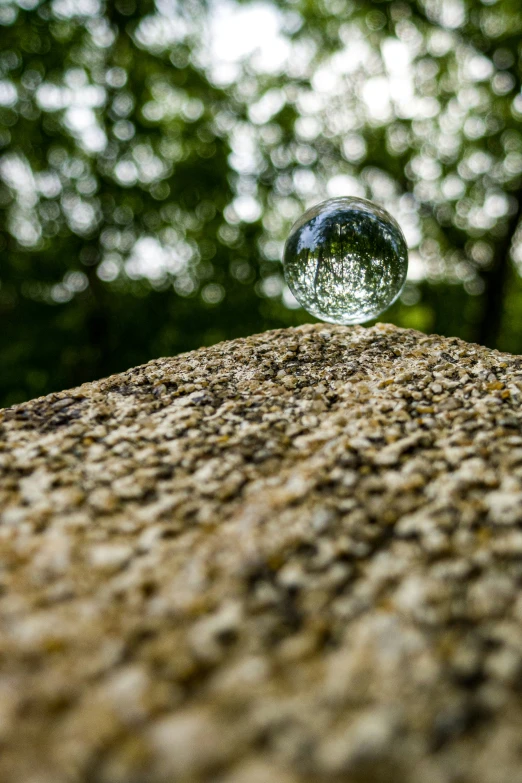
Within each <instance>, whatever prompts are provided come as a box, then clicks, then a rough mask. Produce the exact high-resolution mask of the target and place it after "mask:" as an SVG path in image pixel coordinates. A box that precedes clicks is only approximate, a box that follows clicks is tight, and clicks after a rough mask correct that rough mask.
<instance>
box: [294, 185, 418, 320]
mask: <svg viewBox="0 0 522 783" xmlns="http://www.w3.org/2000/svg"><path fill="white" fill-rule="evenodd" d="M283 268H284V273H285V279H286V282H287V284H288V286H289V288H290V290H291V291H292V293H293V295H294V296H295V298H296V299H297V301H298V302H299V303H300V304H301V305H302V306H303V307H304V308H305V309H306V310H308V312H309V313H311V314H312V315H315V316H316V317H317V318H320V319H321V320H323V321H328V322H329V323H335V324H357V323H363V322H364V321H369V320H370V319H371V318H375V317H376V316H378V315H379V314H380V313H382V312H383V311H384V310H386V309H387V308H388V307H389V306H390V305H391V304H393V302H395V300H396V299H397V297H398V296H399V294H400V292H401V290H402V288H403V286H404V283H405V281H406V273H407V271H408V248H407V246H406V240H405V239H404V235H403V233H402V231H401V229H400V227H399V225H398V223H397V222H396V221H395V220H394V218H392V216H391V215H390V214H389V213H388V212H386V210H384V209H382V208H381V207H378V206H377V205H376V204H372V202H371V201H366V199H362V198H348V197H346V198H333V199H329V200H328V201H323V202H322V203H321V204H317V205H316V206H314V207H312V208H311V209H309V210H308V211H307V212H305V213H304V215H303V216H302V217H301V218H299V220H298V221H297V222H296V223H294V225H293V226H292V228H291V230H290V234H289V236H288V239H287V241H286V244H285V249H284V254H283Z"/></svg>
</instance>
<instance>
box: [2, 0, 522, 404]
mask: <svg viewBox="0 0 522 783" xmlns="http://www.w3.org/2000/svg"><path fill="white" fill-rule="evenodd" d="M218 5H219V3H218V0H214V2H210V3H209V4H207V3H205V2H204V0H188V1H187V0H179V2H176V0H157V2H156V3H154V2H152V0H117V2H110V3H109V2H106V3H103V2H101V0H53V2H38V0H19V2H17V3H15V2H7V3H5V2H4V3H3V4H2V5H1V6H0V259H1V261H0V325H1V333H0V367H1V373H0V404H1V403H3V404H10V403H12V402H15V401H18V400H22V399H25V398H27V397H31V396H35V395H38V394H43V393H46V392H47V391H50V390H52V389H59V388H64V387H67V386H71V385H73V384H76V383H80V382H82V381H84V380H88V379H92V378H95V377H99V376H102V375H105V374H108V373H111V372H116V371H119V370H122V369H125V368H127V367H129V366H131V365H134V364H137V363H140V362H143V361H147V360H148V359H150V358H153V357H155V356H158V355H162V354H163V355H165V354H172V353H175V352H178V351H182V350H188V349H191V348H194V347H197V346H199V345H202V344H209V343H211V342H215V341H217V340H220V339H225V338H228V337H233V336H237V335H242V334H243V335H245V334H248V333H252V332H256V331H260V330H262V329H266V328H272V327H276V326H284V325H288V324H295V323H299V322H302V321H304V320H309V317H308V316H307V315H306V313H303V311H302V310H299V309H296V308H295V306H294V303H293V302H292V299H291V297H289V296H288V291H286V290H285V289H284V286H283V283H282V278H281V269H280V265H279V260H280V257H281V251H282V244H283V242H284V239H285V237H286V235H287V232H288V230H289V227H290V225H291V224H292V222H293V221H294V220H295V219H296V218H297V217H298V216H299V215H300V213H301V212H302V211H303V210H304V209H305V208H306V207H309V206H310V205H311V204H313V203H315V202H317V201H319V200H320V199H321V198H326V197H328V196H336V195H360V196H363V197H366V198H370V199H372V200H374V201H376V202H378V203H380V204H382V205H383V206H384V207H386V208H388V209H389V210H390V211H391V212H392V213H393V214H394V215H395V217H396V218H397V219H398V220H399V222H400V223H401V225H402V227H403V228H404V230H405V232H406V235H407V238H408V241H409V244H410V255H411V259H412V265H411V266H412V271H413V275H412V279H411V281H410V283H408V286H407V288H406V289H405V292H404V295H403V297H402V299H401V301H400V302H398V303H397V304H396V305H395V306H394V308H392V310H391V311H390V312H389V313H388V314H387V316H386V317H388V316H389V317H390V319H393V320H395V321H396V322H397V323H399V324H401V325H405V326H414V327H415V328H420V329H426V330H435V331H438V332H441V333H445V334H457V335H461V336H463V337H466V338H467V339H476V340H479V341H483V342H486V343H488V344H495V345H498V346H499V347H501V348H505V349H508V350H512V351H516V352H522V320H521V317H520V315H519V312H520V303H521V302H522V290H521V283H520V278H519V274H518V265H520V264H522V249H521V243H520V241H519V239H518V237H517V233H516V229H517V226H518V223H519V219H520V210H521V204H522V197H521V176H522V133H521V131H520V122H521V120H522V94H521V70H522V66H521V56H522V52H521V44H520V41H521V37H522V9H521V7H520V2H519V0H496V1H495V0H487V1H486V0H482V1H481V0H415V1H414V2H404V1H403V0H381V2H375V1H374V0H372V2H369V0H357V2H355V0H354V1H353V2H350V1H349V0H321V2H317V0H313V2H312V0H294V2H291V3H284V4H283V3H281V4H274V5H273V9H274V14H275V17H276V19H277V23H278V25H279V33H277V36H276V33H273V35H274V36H276V37H277V41H274V42H272V43H274V45H275V44H277V45H278V46H279V50H278V51H279V53H280V50H281V51H283V56H281V57H279V54H278V53H277V51H276V49H274V52H276V54H277V56H276V55H274V62H270V61H269V62H268V63H267V62H266V59H267V58H266V56H265V59H264V60H263V57H262V52H261V54H260V52H259V51H257V52H256V51H253V52H252V53H251V54H249V55H246V56H245V57H244V58H243V60H242V61H241V62H240V63H239V64H237V63H233V62H229V63H228V64H226V67H221V68H220V67H218V65H219V64H218V65H216V61H215V59H216V58H215V56H211V55H209V51H210V52H211V51H212V47H211V45H210V43H209V41H208V28H209V23H210V21H211V20H212V19H214V18H215V16H216V13H217V10H219V9H217V6H218ZM247 7H250V8H251V9H252V8H253V9H254V11H255V10H256V9H257V12H258V13H259V9H260V6H259V4H256V3H254V5H253V6H252V4H251V3H248V2H244V3H243V6H242V10H238V11H237V13H238V14H239V13H242V12H243V9H245V8H247ZM265 10H266V6H265ZM231 42H232V43H233V40H232V39H231ZM268 43H270V42H268ZM213 57H214V59H213ZM278 57H279V60H278ZM268 59H269V60H270V58H268ZM227 69H228V70H227ZM510 253H511V257H512V259H513V261H514V263H513V264H510V263H509V257H510Z"/></svg>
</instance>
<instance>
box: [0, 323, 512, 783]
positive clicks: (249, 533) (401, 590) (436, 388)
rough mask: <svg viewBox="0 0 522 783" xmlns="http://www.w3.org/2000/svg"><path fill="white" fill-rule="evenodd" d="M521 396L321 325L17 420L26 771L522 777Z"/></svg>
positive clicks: (2, 691) (494, 368) (101, 778)
mask: <svg viewBox="0 0 522 783" xmlns="http://www.w3.org/2000/svg"><path fill="white" fill-rule="evenodd" d="M521 393H522V360H521V359H520V358H518V357H514V356H509V355H505V354H500V353H497V352H495V351H490V350H487V349H485V348H481V347H478V346H474V345H468V344H466V343H464V342H462V341H459V340H457V339H445V338H440V337H436V336H430V337H426V336H424V335H421V334H419V333H416V332H412V331H402V330H398V329H396V328H394V327H392V326H385V325H378V326H375V327H373V328H371V329H363V328H360V327H354V328H343V327H325V326H324V325H317V326H304V327H301V328H299V329H288V330H282V331H276V332H269V333H266V334H262V335H257V336H255V337H251V338H248V339H245V340H235V341H233V342H228V343H224V344H221V345H218V346H214V347H213V348H208V349H204V350H201V351H196V352H194V353H190V354H186V355H184V356H179V357H176V358H174V359H161V360H158V361H154V362H151V363H150V364H147V365H145V366H143V367H139V368H137V369H135V370H130V371H129V372H127V373H123V374H121V375H118V376H114V377H112V378H109V379H107V380H104V381H100V382H97V383H92V384H86V385H84V386H82V387H80V388H79V389H75V390H73V391H70V392H63V393H61V394H54V395H50V396H49V397H46V398H42V399H39V400H35V401H33V402H29V403H26V404H24V405H20V406H18V407H15V408H11V409H8V410H5V411H2V412H0V623H1V625H0V780H1V781H2V783H69V781H71V783H74V782H78V783H79V782H81V783H178V782H179V783H199V782H200V781H201V782H205V783H322V782H323V781H324V782H325V783H326V782H328V783H344V782H345V781H346V782H347V783H395V781H397V783H420V782H422V783H504V781H505V782H506V783H507V782H508V781H509V783H518V782H519V781H522V734H521V727H522V594H521V593H520V585H521V583H522V431H521V428H522V412H521V409H520V399H521Z"/></svg>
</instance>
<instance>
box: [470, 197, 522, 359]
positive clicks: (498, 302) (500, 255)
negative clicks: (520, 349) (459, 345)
mask: <svg viewBox="0 0 522 783" xmlns="http://www.w3.org/2000/svg"><path fill="white" fill-rule="evenodd" d="M516 198H517V201H518V206H517V210H516V212H515V213H514V215H513V216H512V217H511V219H510V221H509V223H508V228H507V231H506V235H505V236H504V237H503V238H502V239H500V240H499V242H498V243H497V246H496V248H495V255H494V258H493V264H492V266H491V268H490V269H488V270H485V271H484V272H483V273H482V279H483V280H484V282H485V284H486V290H485V295H484V299H485V302H484V310H483V312H482V320H481V321H480V323H479V325H478V328H477V342H479V343H481V344H482V345H487V346H489V347H490V348H496V347H497V345H498V340H499V337H500V330H501V327H502V317H503V310H504V295H505V290H506V284H507V281H508V278H509V272H510V253H511V247H512V245H513V240H514V237H515V233H516V231H517V228H518V224H519V222H520V220H521V218H522V190H520V191H519V192H518V193H517V195H516Z"/></svg>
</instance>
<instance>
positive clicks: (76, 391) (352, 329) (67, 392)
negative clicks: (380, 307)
mask: <svg viewBox="0 0 522 783" xmlns="http://www.w3.org/2000/svg"><path fill="white" fill-rule="evenodd" d="M325 331H327V332H328V331H329V332H331V331H335V332H338V333H339V332H346V333H347V334H348V333H351V334H354V333H355V334H361V333H365V332H366V333H371V332H381V333H388V334H389V333H392V332H400V333H401V334H411V335H414V336H417V337H418V338H421V339H423V340H433V339H435V340H452V341H453V344H455V343H460V344H462V345H470V346H473V347H474V348H479V349H481V350H483V351H487V352H488V353H490V354H494V355H497V356H510V357H512V356H513V354H510V353H507V352H504V351H498V350H497V349H495V348H488V347H486V346H484V345H480V344H479V343H471V342H468V341H467V340H463V339H462V338H460V337H448V336H444V335H440V334H436V333H431V334H427V333H425V332H420V331H419V330H418V329H406V328H403V327H401V326H395V325H394V324H391V323H380V322H379V323H376V324H374V325H373V326H360V325H353V326H341V325H338V324H330V323H326V322H325V323H314V324H301V325H300V326H287V327H282V328H279V329H267V330H266V331H265V332H257V333H256V334H252V335H247V336H246V337H235V338H232V339H230V340H222V341H220V342H218V343H214V344H213V345H205V346H201V347H200V348H195V349H193V350H192V351H184V352H183V353H179V354H175V355H174V356H159V357H157V358H155V359H150V360H149V361H148V362H144V363H143V364H138V365H136V366H135V367H129V368H128V369H127V370H122V371H121V372H117V373H113V374H112V375H107V376H105V377H103V378H96V379H94V380H92V381H85V382H84V383H82V384H80V385H79V386H73V387H71V388H69V389H62V390H60V391H55V392H49V393H48V394H43V395H41V396H39V397H33V398H31V399H30V400H26V401H25V402H19V403H15V404H14V405H10V406H8V407H6V408H0V422H1V421H2V419H3V417H4V414H5V413H7V412H9V411H12V412H15V411H16V410H19V409H23V408H24V407H26V406H30V405H32V404H33V403H38V402H42V401H44V400H46V401H47V402H48V403H50V404H52V403H55V402H58V401H59V400H62V399H64V398H65V397H71V396H74V397H75V399H84V398H85V397H86V396H87V395H86V394H85V392H86V391H88V390H89V391H90V390H93V389H95V390H98V391H105V388H104V386H105V384H109V383H110V382H111V381H113V380H114V379H116V378H122V377H125V376H127V375H129V374H135V373H137V372H139V371H140V370H144V369H145V368H147V367H152V366H157V365H158V364H159V363H161V362H169V361H170V362H171V361H176V360H178V359H180V360H181V359H183V358H186V357H189V356H196V355H197V354H198V353H201V352H204V351H208V350H211V349H212V350H213V349H216V348H219V346H224V345H229V344H230V343H245V342H248V341H250V340H257V339H258V338H262V337H268V338H269V339H273V338H277V336H278V335H281V334H283V333H288V332H304V333H306V332H325Z"/></svg>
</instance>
